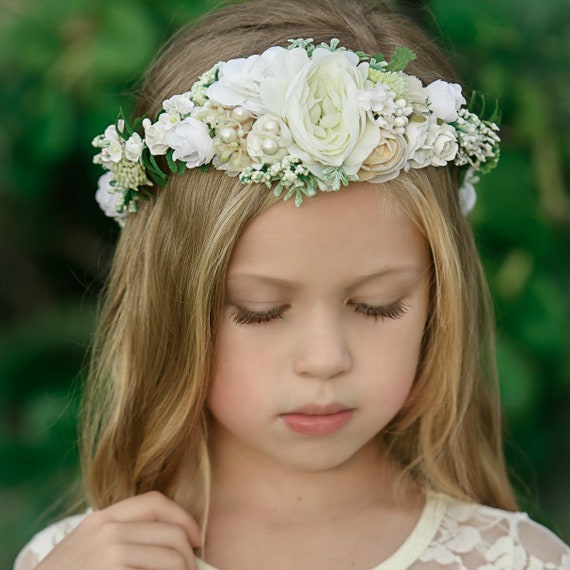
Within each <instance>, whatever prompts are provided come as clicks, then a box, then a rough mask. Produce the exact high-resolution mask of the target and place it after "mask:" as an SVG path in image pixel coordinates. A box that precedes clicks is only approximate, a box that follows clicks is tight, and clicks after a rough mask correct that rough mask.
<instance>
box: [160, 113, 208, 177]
mask: <svg viewBox="0 0 570 570" xmlns="http://www.w3.org/2000/svg"><path fill="white" fill-rule="evenodd" d="M166 140H167V143H168V145H169V146H170V148H172V149H174V152H173V153H172V158H173V159H174V160H181V161H182V162H185V163H186V168H194V167H196V166H201V165H202V164H206V163H207V162H210V161H211V160H212V158H213V157H214V145H213V143H212V138H211V137H210V130H209V129H208V125H206V123H203V122H202V121H198V120H197V119H194V118H193V117H188V118H186V119H184V120H183V121H180V123H178V124H177V125H176V126H175V127H174V129H173V130H172V131H171V132H170V133H168V135H167V137H166Z"/></svg>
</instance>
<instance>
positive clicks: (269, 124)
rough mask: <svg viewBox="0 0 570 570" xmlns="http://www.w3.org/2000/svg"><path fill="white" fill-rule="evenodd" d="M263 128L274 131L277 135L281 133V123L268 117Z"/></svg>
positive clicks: (268, 131)
mask: <svg viewBox="0 0 570 570" xmlns="http://www.w3.org/2000/svg"><path fill="white" fill-rule="evenodd" d="M263 130H264V131H265V132H266V133H272V134H275V135H276V134H278V133H279V123H278V122H277V121H274V120H273V119H267V121H265V122H264V123H263Z"/></svg>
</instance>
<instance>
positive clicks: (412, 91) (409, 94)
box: [402, 73, 429, 113]
mask: <svg viewBox="0 0 570 570" xmlns="http://www.w3.org/2000/svg"><path fill="white" fill-rule="evenodd" d="M402 75H403V76H404V79H405V81H406V94H405V95H404V98H405V99H406V101H408V103H410V104H411V105H412V106H413V108H414V111H415V112H416V113H427V110H428V106H427V104H428V97H429V91H427V89H426V88H425V87H424V86H423V85H422V82H421V81H420V80H419V79H418V78H417V77H416V76H415V75H407V74H406V73H402Z"/></svg>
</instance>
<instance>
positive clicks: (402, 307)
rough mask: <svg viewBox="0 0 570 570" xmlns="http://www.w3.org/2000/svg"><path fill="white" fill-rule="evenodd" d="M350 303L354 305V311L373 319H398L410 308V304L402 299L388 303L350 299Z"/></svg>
mask: <svg viewBox="0 0 570 570" xmlns="http://www.w3.org/2000/svg"><path fill="white" fill-rule="evenodd" d="M350 304H351V305H352V306H353V307H354V312H355V313H361V314H362V315H364V316H365V317H371V318H373V319H374V320H378V319H381V320H384V319H399V318H401V317H403V316H404V315H405V314H406V313H407V312H408V309H409V308H410V306H409V305H408V304H407V303H404V302H403V301H396V302H395V303H390V304H389V305H368V304H366V303H357V302H355V301H352V302H351V303H350Z"/></svg>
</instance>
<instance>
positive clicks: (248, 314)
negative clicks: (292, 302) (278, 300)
mask: <svg viewBox="0 0 570 570" xmlns="http://www.w3.org/2000/svg"><path fill="white" fill-rule="evenodd" d="M287 308H288V305H282V306H280V307H274V308H273V309H270V310H269V311H248V310H247V309H241V308H239V307H236V309H235V310H234V311H233V313H232V319H233V321H234V322H235V323H237V324H238V325H251V324H260V323H268V322H270V321H274V320H277V319H282V318H283V316H284V315H285V311H286V310H287Z"/></svg>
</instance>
